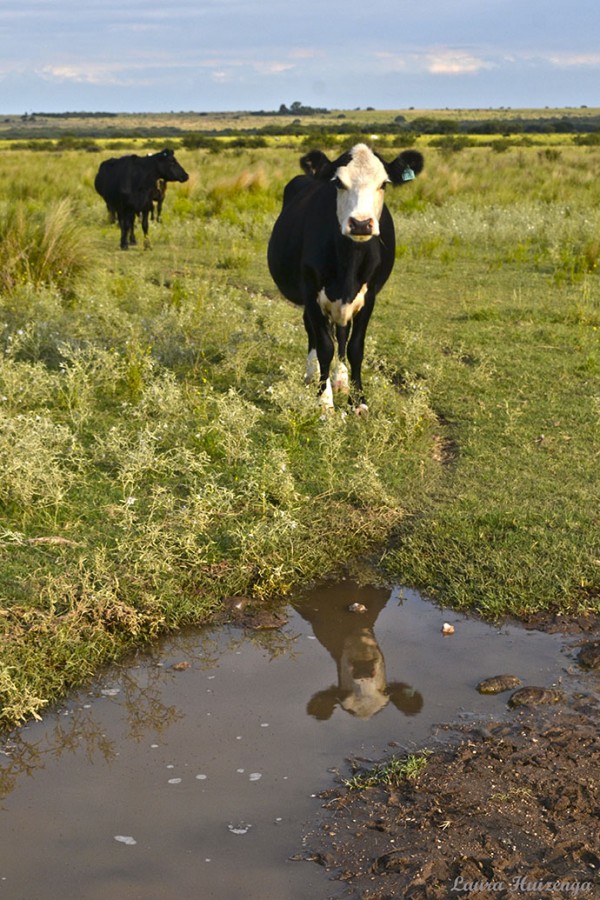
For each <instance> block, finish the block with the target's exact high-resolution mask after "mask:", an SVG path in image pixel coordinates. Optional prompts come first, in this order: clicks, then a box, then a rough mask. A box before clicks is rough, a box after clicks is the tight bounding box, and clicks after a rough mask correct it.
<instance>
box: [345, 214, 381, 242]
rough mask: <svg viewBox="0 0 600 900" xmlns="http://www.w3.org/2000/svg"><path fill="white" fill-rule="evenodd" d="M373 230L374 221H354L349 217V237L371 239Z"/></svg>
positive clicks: (369, 219) (370, 219)
mask: <svg viewBox="0 0 600 900" xmlns="http://www.w3.org/2000/svg"><path fill="white" fill-rule="evenodd" d="M374 228H375V220H374V219H372V218H368V219H355V218H354V217H353V216H350V218H349V219H348V234H349V235H350V237H371V235H372V234H373V231H374Z"/></svg>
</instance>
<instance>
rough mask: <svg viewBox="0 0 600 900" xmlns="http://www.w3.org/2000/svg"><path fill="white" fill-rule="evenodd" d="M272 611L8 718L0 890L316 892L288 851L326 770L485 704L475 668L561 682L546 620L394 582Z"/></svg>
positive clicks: (250, 895) (218, 896)
mask: <svg viewBox="0 0 600 900" xmlns="http://www.w3.org/2000/svg"><path fill="white" fill-rule="evenodd" d="M353 603H358V604H362V605H363V606H364V607H366V611H364V612H356V613H350V612H349V611H348V607H349V606H350V605H351V604H353ZM289 612H290V616H289V622H288V624H287V625H286V626H285V627H284V628H283V629H282V630H281V631H278V632H255V633H248V632H245V631H243V630H241V629H240V628H236V627H233V626H231V627H229V626H228V627H225V628H218V629H216V628H215V629H207V630H203V631H194V632H193V633H187V634H183V635H178V636H176V637H173V638H170V639H168V640H165V641H163V642H162V643H161V644H159V645H158V646H157V647H156V648H155V649H154V651H153V652H152V653H151V654H150V655H144V656H141V655H140V656H138V657H136V658H135V660H134V661H133V663H132V664H131V665H130V666H127V667H114V668H112V669H110V670H109V671H108V672H107V673H105V674H104V675H103V676H102V677H101V678H100V679H98V681H96V682H94V684H93V685H92V686H91V687H90V688H89V690H86V691H83V692H79V693H77V694H75V695H73V696H72V697H71V698H70V700H69V702H68V704H66V705H65V706H64V707H62V708H61V709H59V710H57V711H55V712H52V713H49V714H48V715H47V716H46V717H45V718H44V720H43V721H42V722H36V723H33V724H31V725H29V726H27V727H26V728H23V729H21V730H20V731H19V732H18V733H16V734H14V735H13V736H12V738H11V740H10V742H9V743H8V745H6V746H5V747H4V752H0V796H1V797H2V800H1V802H0V897H1V896H6V897H10V898H23V900H55V898H56V897H57V896H61V897H62V898H63V900H133V898H136V900H137V898H139V900H181V898H182V897H186V898H188V897H189V898H192V897H193V898H198V900H205V898H210V900H232V898H237V897H244V900H265V898H268V897H277V898H282V900H306V898H308V897H311V898H312V897H314V898H318V897H325V896H329V897H331V896H335V890H336V888H335V886H334V884H332V883H331V882H330V881H328V880H327V875H326V873H325V871H324V870H322V869H321V868H320V867H318V866H315V865H306V864H304V863H302V862H292V861H290V860H289V857H290V856H292V855H294V854H298V853H300V852H301V851H302V844H301V833H302V825H303V823H305V822H309V821H310V820H311V818H312V817H313V816H314V815H316V814H317V813H318V811H319V808H320V802H321V801H320V800H319V799H318V798H317V797H316V796H315V795H316V794H317V793H318V792H319V791H320V790H322V789H323V788H325V787H327V786H329V785H330V784H331V782H332V778H333V776H332V774H331V770H332V769H335V768H336V767H339V766H342V767H343V766H344V761H345V760H346V759H347V758H349V757H361V758H365V757H366V758H373V759H380V758H381V754H382V752H384V751H385V750H386V749H387V750H389V748H390V745H392V746H394V747H395V749H396V752H401V750H410V749H411V748H413V747H415V746H416V745H418V744H420V743H422V742H426V741H431V739H432V726H434V725H435V724H436V723H443V722H449V721H452V720H456V719H457V718H460V717H461V716H463V717H464V716H469V717H470V716H472V715H477V716H481V717H483V718H494V717H498V716H501V715H504V714H505V712H506V700H507V696H508V695H507V694H504V695H499V696H482V695H480V694H478V693H477V691H476V690H475V686H476V685H477V683H478V682H479V681H481V680H482V679H483V678H486V677H488V676H491V675H497V674H500V673H506V672H509V673H512V674H514V675H518V676H519V677H520V678H521V679H522V681H523V683H524V684H527V683H529V684H535V685H541V686H545V687H548V686H551V685H556V684H558V683H559V681H560V680H561V679H565V678H567V679H568V678H569V676H568V675H567V674H566V673H565V670H566V669H567V668H569V666H570V661H569V657H568V656H567V655H566V654H565V652H564V651H563V650H562V649H561V648H562V647H563V640H562V639H561V638H560V636H558V635H547V634H542V633H538V632H528V631H524V630H522V629H519V628H517V627H513V626H508V627H502V628H497V627H493V626H489V625H485V624H482V623H481V622H477V621H474V620H470V619H468V618H466V617H464V616H462V615H459V614H457V613H454V612H451V611H444V610H440V609H439V608H437V607H435V606H433V605H431V604H429V603H427V602H426V601H424V600H423V599H422V598H420V597H419V595H418V594H416V593H414V592H411V591H408V590H401V589H395V590H393V591H392V592H390V591H388V590H380V589H375V588H359V587H357V586H355V585H353V584H351V583H349V582H348V583H346V582H343V583H341V584H338V585H335V586H326V587H323V588H320V589H318V590H315V591H313V592H312V593H311V594H310V595H308V596H306V597H305V598H304V599H302V600H301V601H299V602H298V603H296V604H295V606H294V608H291V609H290V611H289ZM444 622H449V623H451V624H453V625H454V626H455V632H454V634H452V635H449V636H444V635H442V631H441V629H442V624H443V623H444Z"/></svg>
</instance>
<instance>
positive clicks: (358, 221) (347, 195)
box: [333, 144, 389, 241]
mask: <svg viewBox="0 0 600 900" xmlns="http://www.w3.org/2000/svg"><path fill="white" fill-rule="evenodd" d="M350 152H351V154H352V159H351V160H350V162H349V163H348V165H346V166H340V167H339V168H338V169H337V170H336V173H335V176H334V179H333V181H334V182H335V185H336V187H337V217H338V221H339V223H340V229H341V232H342V234H343V235H345V236H346V237H349V238H351V239H352V240H353V241H369V240H370V239H371V238H372V237H374V236H376V235H378V234H379V219H380V216H381V211H382V210H383V201H384V193H385V186H386V184H387V183H388V182H389V178H388V175H387V172H386V170H385V166H384V165H383V163H382V162H381V160H380V159H378V157H377V156H375V154H374V153H373V152H372V151H371V150H370V149H369V148H368V147H367V146H366V144H357V145H356V146H355V147H353V148H352V150H351V151H350Z"/></svg>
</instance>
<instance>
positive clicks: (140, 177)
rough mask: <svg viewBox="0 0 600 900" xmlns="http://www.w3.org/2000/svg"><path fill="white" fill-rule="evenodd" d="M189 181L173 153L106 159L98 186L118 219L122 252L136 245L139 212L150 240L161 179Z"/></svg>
mask: <svg viewBox="0 0 600 900" xmlns="http://www.w3.org/2000/svg"><path fill="white" fill-rule="evenodd" d="M188 178H189V175H188V174H187V172H186V171H185V170H184V169H183V168H182V167H181V166H180V165H179V163H178V162H177V160H176V159H175V154H174V153H173V151H172V150H161V152H160V153H153V154H152V155H151V156H136V155H135V154H134V155H131V156H121V157H118V158H113V159H106V160H104V162H103V163H101V164H100V168H99V169H98V173H97V175H96V179H95V181H94V187H95V188H96V190H97V191H98V193H99V194H100V196H101V197H102V198H103V199H104V201H105V203H106V205H107V207H108V210H109V212H110V213H112V214H114V215H116V217H117V220H118V222H119V227H120V229H121V249H122V250H127V248H128V246H129V244H135V234H134V223H135V217H136V215H137V214H138V213H139V214H141V217H142V230H143V232H144V239H145V240H146V241H147V239H148V218H149V216H150V213H151V212H152V210H153V203H154V201H155V200H156V199H157V193H158V189H157V184H158V182H159V180H160V179H162V180H163V181H164V182H167V181H180V182H183V181H187V180H188ZM163 196H164V194H163Z"/></svg>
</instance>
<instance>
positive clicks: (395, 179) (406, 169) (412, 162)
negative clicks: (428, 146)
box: [385, 150, 424, 184]
mask: <svg viewBox="0 0 600 900" xmlns="http://www.w3.org/2000/svg"><path fill="white" fill-rule="evenodd" d="M423 165H424V160H423V157H422V155H421V154H420V153H419V151H418V150H404V151H403V152H402V153H401V154H400V156H397V157H396V159H394V160H393V161H392V162H391V163H385V169H386V172H387V173H388V177H389V179H390V181H391V182H392V183H393V184H404V182H405V181H412V180H413V178H416V177H417V175H418V174H419V173H420V172H422V171H423Z"/></svg>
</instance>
